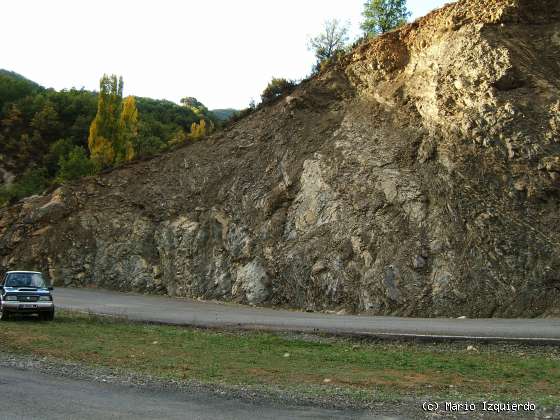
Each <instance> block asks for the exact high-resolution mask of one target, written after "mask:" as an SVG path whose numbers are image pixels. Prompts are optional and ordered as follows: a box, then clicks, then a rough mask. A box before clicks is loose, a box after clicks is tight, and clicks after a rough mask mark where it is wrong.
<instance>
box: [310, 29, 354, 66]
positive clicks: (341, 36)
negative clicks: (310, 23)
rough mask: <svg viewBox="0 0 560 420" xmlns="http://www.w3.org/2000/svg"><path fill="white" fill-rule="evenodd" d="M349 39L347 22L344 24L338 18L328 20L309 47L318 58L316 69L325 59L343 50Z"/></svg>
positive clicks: (312, 39) (311, 40)
mask: <svg viewBox="0 0 560 420" xmlns="http://www.w3.org/2000/svg"><path fill="white" fill-rule="evenodd" d="M348 39H349V38H348V25H347V24H346V25H343V24H341V23H340V22H339V21H338V20H337V19H332V20H328V21H326V22H325V24H324V28H323V32H321V33H320V34H319V35H317V36H316V37H314V38H311V39H310V40H309V46H308V47H309V49H310V50H311V51H313V53H314V54H315V58H316V59H317V64H316V66H315V69H316V70H318V69H319V68H320V67H321V63H322V62H323V61H325V60H330V59H331V58H333V57H334V56H335V55H336V54H337V53H338V52H340V51H342V50H343V49H344V47H345V46H346V44H347V43H348Z"/></svg>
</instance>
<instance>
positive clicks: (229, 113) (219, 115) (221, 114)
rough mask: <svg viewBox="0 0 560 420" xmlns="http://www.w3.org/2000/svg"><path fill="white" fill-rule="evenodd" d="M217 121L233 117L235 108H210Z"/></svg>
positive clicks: (235, 111)
mask: <svg viewBox="0 0 560 420" xmlns="http://www.w3.org/2000/svg"><path fill="white" fill-rule="evenodd" d="M210 112H211V113H212V114H214V116H215V117H216V119H217V120H218V121H226V120H229V119H230V118H231V117H233V116H234V115H235V114H236V113H237V112H239V111H237V110H236V109H233V108H226V109H212V110H211V111H210Z"/></svg>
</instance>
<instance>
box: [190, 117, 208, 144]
mask: <svg viewBox="0 0 560 420" xmlns="http://www.w3.org/2000/svg"><path fill="white" fill-rule="evenodd" d="M206 131H207V128H206V121H205V120H200V122H199V123H198V124H197V123H192V124H191V133H190V134H189V137H190V138H191V140H198V139H200V138H202V137H204V136H205V135H206V134H207V133H206Z"/></svg>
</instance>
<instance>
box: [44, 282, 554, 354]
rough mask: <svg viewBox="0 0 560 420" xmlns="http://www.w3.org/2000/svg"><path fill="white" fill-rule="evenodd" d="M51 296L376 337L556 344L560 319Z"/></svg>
mask: <svg viewBox="0 0 560 420" xmlns="http://www.w3.org/2000/svg"><path fill="white" fill-rule="evenodd" d="M54 299H55V304H56V305H57V307H59V308H67V309H74V310H80V311H90V312H93V313H98V314H107V315H118V316H125V317H127V318H128V319H130V320H135V321H149V322H160V323H166V324H179V325H191V326H200V327H229V328H242V329H259V330H278V331H298V332H322V333H331V334H352V335H369V336H378V337H416V338H426V339H480V340H509V341H523V342H546V343H558V344H560V319H476V320H475V319H420V318H395V317H372V316H351V315H334V314H323V313H306V312H296V311H286V310H276V309H269V308H254V307H247V306H242V305H235V304H222V303H212V302H200V301H195V300H190V299H175V298H170V297H163V296H145V295H138V294H129V293H118V292H110V291H106V290H100V289H68V288H56V289H55V291H54Z"/></svg>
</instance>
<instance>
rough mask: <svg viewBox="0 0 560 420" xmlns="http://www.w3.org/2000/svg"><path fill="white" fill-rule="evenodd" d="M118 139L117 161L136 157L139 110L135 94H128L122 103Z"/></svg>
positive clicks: (126, 160) (125, 160)
mask: <svg viewBox="0 0 560 420" xmlns="http://www.w3.org/2000/svg"><path fill="white" fill-rule="evenodd" d="M118 127H119V129H118V135H117V139H116V140H117V141H116V145H115V146H116V147H115V149H116V156H115V159H116V162H117V163H119V162H123V161H124V162H128V161H131V160H132V159H134V155H135V153H134V142H135V141H136V139H137V138H138V110H137V109H136V100H135V99H134V96H128V97H127V98H126V99H125V100H124V101H123V105H122V111H121V114H120V117H119V126H118Z"/></svg>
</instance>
